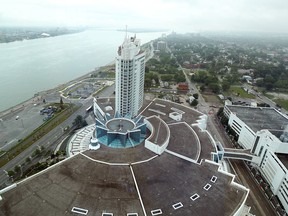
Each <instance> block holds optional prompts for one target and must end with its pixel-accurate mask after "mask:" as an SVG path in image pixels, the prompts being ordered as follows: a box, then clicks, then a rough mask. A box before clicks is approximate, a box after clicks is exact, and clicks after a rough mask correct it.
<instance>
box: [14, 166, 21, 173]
mask: <svg viewBox="0 0 288 216" xmlns="http://www.w3.org/2000/svg"><path fill="white" fill-rule="evenodd" d="M20 170H21V168H20V165H16V166H15V167H14V172H15V173H17V172H19V171H20Z"/></svg>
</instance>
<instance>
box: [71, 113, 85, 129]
mask: <svg viewBox="0 0 288 216" xmlns="http://www.w3.org/2000/svg"><path fill="white" fill-rule="evenodd" d="M73 125H74V126H75V127H76V128H81V127H85V126H86V125H87V122H86V121H85V119H83V116H81V115H77V116H76V118H75V119H74V121H73Z"/></svg>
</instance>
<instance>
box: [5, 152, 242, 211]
mask: <svg viewBox="0 0 288 216" xmlns="http://www.w3.org/2000/svg"><path fill="white" fill-rule="evenodd" d="M101 148H102V147H101ZM114 150H115V149H110V148H105V149H104V150H103V151H102V152H101V155H103V154H104V155H106V156H105V157H106V158H107V159H108V160H109V161H110V160H111V158H112V155H113V158H114V159H115V161H118V162H119V161H121V160H123V159H124V158H127V156H128V157H129V155H130V154H131V152H129V153H127V151H125V155H124V156H123V155H122V154H120V153H119V154H115V151H114ZM141 150H143V149H141V148H135V149H133V151H139V152H138V153H135V152H134V153H132V155H135V154H136V155H138V156H140V155H141ZM111 151H112V155H110V153H111ZM121 153H123V152H121ZM94 154H95V155H94ZM96 154H98V152H97V151H88V152H84V153H80V154H78V155H76V156H74V157H72V158H69V159H67V160H66V161H64V162H62V163H59V164H57V165H56V166H53V167H51V168H50V169H48V170H46V171H45V172H44V173H42V174H41V175H37V176H36V177H33V178H31V179H28V180H26V181H24V182H21V183H19V184H18V185H17V187H16V188H14V189H12V190H10V191H8V192H6V193H5V194H2V198H3V200H2V201H1V202H0V214H2V215H47V213H48V214H49V215H75V214H74V213H72V212H71V210H72V208H73V207H77V208H81V209H85V210H88V214H87V215H97V216H101V215H102V213H103V212H106V213H113V215H127V214H128V213H137V214H138V216H144V213H143V208H142V207H141V203H140V198H141V199H142V201H143V205H144V208H145V211H146V213H147V215H152V212H154V211H157V210H158V211H159V210H160V211H161V212H162V215H171V214H173V215H212V214H213V215H221V216H222V215H232V214H233V212H234V211H235V209H237V208H239V205H240V204H241V203H242V201H243V200H244V198H245V196H246V194H247V192H246V191H244V190H241V189H239V188H237V187H234V186H233V185H231V181H232V177H231V176H228V175H225V174H223V173H220V172H218V171H217V169H218V166H217V165H214V164H210V163H208V162H202V164H195V163H192V162H188V161H186V160H183V159H181V158H179V157H176V156H174V155H172V154H169V153H163V154H162V155H161V156H156V157H154V156H152V157H150V160H146V161H142V162H141V161H138V159H139V158H138V159H137V160H135V161H134V162H135V163H132V164H122V165H121V164H119V163H114V162H113V163H109V164H108V163H106V161H101V160H99V158H97V156H96ZM98 155H99V154H98ZM125 156H126V157H125ZM146 156H147V155H146ZM119 157H120V158H119ZM132 157H133V156H132ZM94 158H97V160H95V159H94ZM135 159H136V158H135ZM103 160H105V159H103ZM134 178H135V180H136V181H134ZM136 182H137V185H138V188H139V192H140V197H139V195H138V193H137V190H136ZM191 197H192V198H193V199H195V200H194V201H193V200H192V198H191ZM177 203H178V205H175V204H177ZM207 203H213V205H212V204H211V205H207ZM173 205H174V207H173ZM175 206H182V207H181V208H179V209H175Z"/></svg>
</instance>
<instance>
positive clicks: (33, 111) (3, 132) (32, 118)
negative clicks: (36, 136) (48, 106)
mask: <svg viewBox="0 0 288 216" xmlns="http://www.w3.org/2000/svg"><path fill="white" fill-rule="evenodd" d="M42 108H43V104H42V103H41V104H35V105H34V104H29V105H27V106H23V108H21V109H18V111H14V112H11V113H10V114H7V115H5V116H2V117H1V118H0V150H2V151H5V150H8V149H9V148H11V147H13V146H14V145H16V144H17V143H18V141H19V140H21V139H23V138H25V137H26V136H27V135H29V134H30V133H31V132H33V130H35V129H36V128H37V127H39V126H40V125H41V124H43V115H40V110H41V109H42Z"/></svg>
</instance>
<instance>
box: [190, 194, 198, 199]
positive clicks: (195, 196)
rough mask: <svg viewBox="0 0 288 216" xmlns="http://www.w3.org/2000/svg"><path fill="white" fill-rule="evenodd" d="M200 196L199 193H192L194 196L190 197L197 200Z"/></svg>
mask: <svg viewBox="0 0 288 216" xmlns="http://www.w3.org/2000/svg"><path fill="white" fill-rule="evenodd" d="M199 197H200V196H199V194H197V193H195V194H194V195H192V196H191V197H190V199H191V200H192V201H195V200H197V199H198V198H199Z"/></svg>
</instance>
